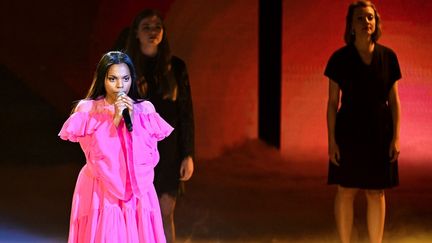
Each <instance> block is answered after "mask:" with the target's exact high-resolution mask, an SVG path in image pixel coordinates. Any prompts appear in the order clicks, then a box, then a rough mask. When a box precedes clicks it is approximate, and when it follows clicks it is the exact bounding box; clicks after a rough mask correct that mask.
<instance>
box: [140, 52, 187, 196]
mask: <svg viewBox="0 0 432 243" xmlns="http://www.w3.org/2000/svg"><path fill="white" fill-rule="evenodd" d="M144 65H149V66H150V67H152V68H154V66H155V60H154V59H152V58H148V59H147V60H146V61H145V62H144ZM152 68H150V70H151V69H152ZM171 70H172V71H171V72H172V73H170V75H174V78H175V79H176V81H177V99H176V100H175V101H173V100H171V99H164V98H163V95H162V94H161V92H159V91H158V90H159V86H158V85H157V84H156V83H155V82H154V78H153V77H152V76H151V75H148V74H145V73H144V76H145V78H146V80H147V81H148V85H149V86H148V87H149V90H148V96H147V97H146V99H148V100H149V101H150V102H152V103H153V105H154V106H155V109H156V111H157V112H158V113H159V115H160V116H161V117H162V118H163V119H164V120H165V121H167V122H168V123H169V124H170V125H171V126H172V127H174V131H173V132H172V133H171V134H170V136H168V137H167V138H165V139H164V140H163V141H160V142H158V150H159V154H160V160H159V163H158V164H157V166H156V168H155V178H154V186H155V189H156V192H157V193H158V195H159V196H160V195H161V194H164V193H168V194H170V195H172V196H177V193H178V191H179V185H180V181H179V178H180V165H181V162H182V161H183V159H184V158H186V157H187V156H191V157H192V158H193V157H194V150H195V146H194V119H193V107H192V96H191V89H190V85H189V75H188V72H187V68H186V64H185V63H184V62H183V60H181V59H180V58H178V57H175V56H173V57H172V59H171Z"/></svg>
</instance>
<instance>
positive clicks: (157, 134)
mask: <svg viewBox="0 0 432 243" xmlns="http://www.w3.org/2000/svg"><path fill="white" fill-rule="evenodd" d="M139 118H140V122H141V125H142V126H143V127H144V129H145V130H147V131H148V132H149V134H150V135H151V136H153V137H154V138H156V140H158V141H160V140H162V139H164V138H166V137H168V135H170V134H171V132H172V131H173V130H174V128H173V127H172V126H171V125H170V124H168V122H166V121H165V120H164V119H163V118H162V117H161V116H160V115H159V114H158V113H157V112H152V113H147V114H145V113H140V114H139Z"/></svg>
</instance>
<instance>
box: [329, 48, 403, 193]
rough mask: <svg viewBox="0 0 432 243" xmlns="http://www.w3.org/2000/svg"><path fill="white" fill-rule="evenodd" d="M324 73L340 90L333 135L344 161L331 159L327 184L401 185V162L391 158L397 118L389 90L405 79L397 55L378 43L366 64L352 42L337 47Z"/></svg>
mask: <svg viewBox="0 0 432 243" xmlns="http://www.w3.org/2000/svg"><path fill="white" fill-rule="evenodd" d="M324 74H325V75H326V76H327V77H329V78H330V79H332V80H334V81H335V82H336V83H337V84H338V85H339V87H340V89H341V91H342V101H341V107H340V108H339V110H338V112H337V115H336V127H335V138H336V143H337V145H338V146H339V150H340V156H341V157H340V161H339V164H340V166H336V165H334V164H333V163H329V172H328V183H329V184H339V185H341V186H344V187H351V188H362V189H384V188H390V187H394V186H397V185H398V184H399V177H398V164H397V161H396V162H393V163H391V162H390V156H389V149H390V143H391V140H392V138H393V122H392V115H391V110H390V108H389V106H388V98H389V92H390V90H391V88H392V86H393V84H394V83H395V82H396V81H397V80H399V79H400V78H401V72H400V68H399V63H398V60H397V57H396V54H395V53H394V52H393V51H392V50H391V49H389V48H387V47H385V46H382V45H379V44H376V45H375V49H374V51H373V54H372V61H371V64H369V65H367V64H365V63H364V62H363V61H362V59H361V57H360V55H359V53H358V52H357V49H356V48H355V46H354V45H347V46H345V47H342V48H341V49H339V50H337V51H336V52H335V53H334V54H333V55H332V56H331V58H330V60H329V61H328V63H327V67H326V69H325V72H324Z"/></svg>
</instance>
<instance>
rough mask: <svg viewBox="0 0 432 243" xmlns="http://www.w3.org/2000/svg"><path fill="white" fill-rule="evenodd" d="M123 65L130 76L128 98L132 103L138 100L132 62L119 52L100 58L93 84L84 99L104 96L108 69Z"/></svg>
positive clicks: (112, 52) (111, 52)
mask: <svg viewBox="0 0 432 243" xmlns="http://www.w3.org/2000/svg"><path fill="white" fill-rule="evenodd" d="M121 63H124V64H126V65H127V66H128V68H129V72H130V75H131V82H132V83H131V87H130V89H129V93H128V96H129V97H131V98H132V99H133V100H134V101H137V100H138V99H139V94H138V88H137V85H136V73H135V68H134V65H133V63H132V60H131V59H130V58H129V56H128V55H126V54H125V53H123V52H120V51H110V52H108V53H106V54H104V55H103V56H102V58H101V59H100V61H99V63H98V65H97V67H96V71H95V73H94V77H93V83H92V85H91V86H90V89H89V91H88V92H87V96H86V99H92V100H95V99H98V98H100V97H101V96H102V97H105V96H106V90H105V78H106V75H107V73H108V70H109V69H110V67H111V66H112V65H114V64H121Z"/></svg>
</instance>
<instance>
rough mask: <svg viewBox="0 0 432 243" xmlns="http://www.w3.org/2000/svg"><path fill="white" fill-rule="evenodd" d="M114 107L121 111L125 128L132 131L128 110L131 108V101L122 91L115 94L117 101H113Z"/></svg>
mask: <svg viewBox="0 0 432 243" xmlns="http://www.w3.org/2000/svg"><path fill="white" fill-rule="evenodd" d="M115 104H116V108H117V109H118V110H119V111H121V114H122V116H123V120H124V122H125V125H126V128H127V130H128V131H129V132H132V130H133V126H132V120H131V117H130V114H129V111H132V110H133V105H132V104H133V101H132V99H131V98H129V97H128V96H127V95H126V94H125V93H124V92H123V91H120V92H119V93H118V94H117V101H116V102H115Z"/></svg>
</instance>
